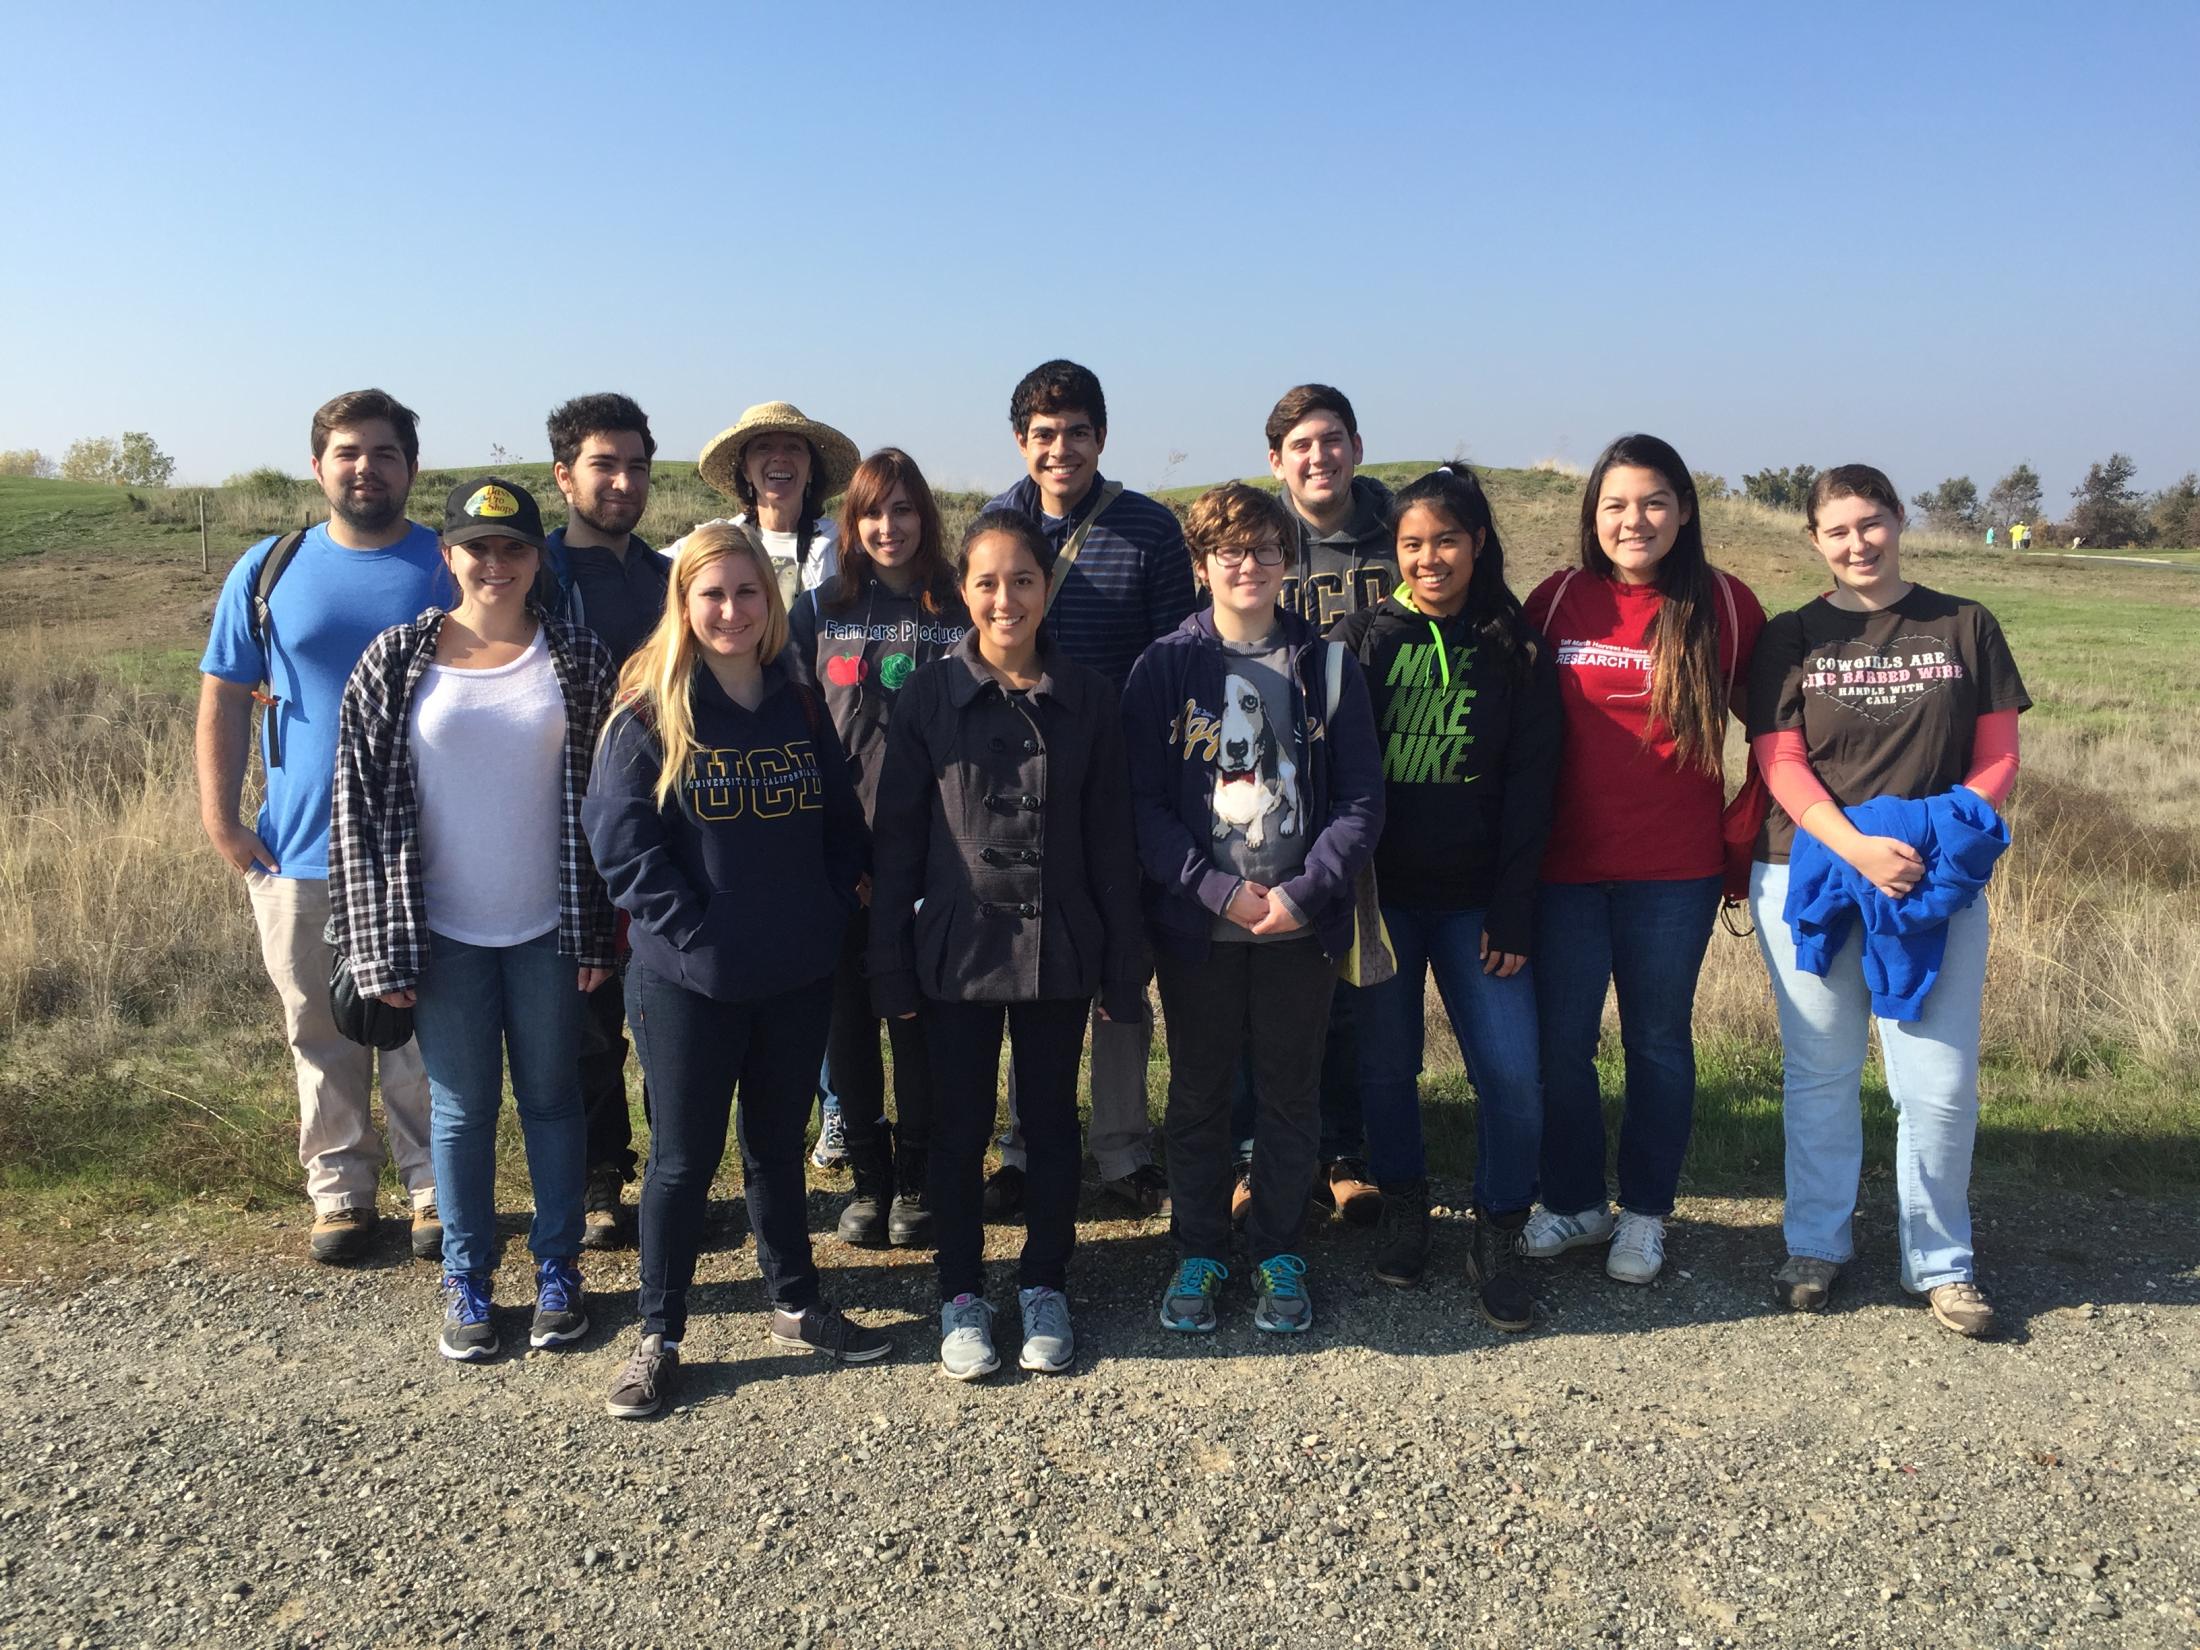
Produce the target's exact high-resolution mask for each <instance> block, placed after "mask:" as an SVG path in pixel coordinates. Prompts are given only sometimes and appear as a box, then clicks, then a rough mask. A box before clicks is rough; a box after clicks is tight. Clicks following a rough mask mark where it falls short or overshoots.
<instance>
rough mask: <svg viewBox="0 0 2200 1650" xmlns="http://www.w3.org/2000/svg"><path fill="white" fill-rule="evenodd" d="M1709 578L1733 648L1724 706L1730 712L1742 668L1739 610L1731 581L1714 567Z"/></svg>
mask: <svg viewBox="0 0 2200 1650" xmlns="http://www.w3.org/2000/svg"><path fill="white" fill-rule="evenodd" d="M1711 579H1712V582H1713V583H1714V584H1716V585H1717V586H1718V587H1719V605H1720V607H1721V609H1722V610H1723V611H1724V612H1725V614H1726V641H1727V643H1728V645H1729V646H1731V647H1732V648H1733V649H1734V656H1733V658H1732V659H1731V660H1729V661H1728V663H1727V667H1726V708H1727V710H1728V712H1729V713H1731V712H1732V711H1733V709H1734V678H1735V676H1736V674H1737V673H1739V671H1740V670H1741V668H1742V618H1741V611H1740V609H1738V608H1736V607H1735V605H1734V591H1733V589H1732V588H1731V584H1732V581H1730V580H1729V579H1728V578H1727V576H1726V575H1725V574H1724V573H1722V572H1720V571H1719V570H1718V569H1717V568H1716V567H1714V568H1713V569H1712V570H1711Z"/></svg>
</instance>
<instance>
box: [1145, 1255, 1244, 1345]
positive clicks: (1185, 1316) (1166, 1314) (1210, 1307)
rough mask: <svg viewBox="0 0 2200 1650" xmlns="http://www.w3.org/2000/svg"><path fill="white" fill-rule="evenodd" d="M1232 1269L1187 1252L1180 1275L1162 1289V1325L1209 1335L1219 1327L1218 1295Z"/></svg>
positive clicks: (1184, 1332) (1166, 1327)
mask: <svg viewBox="0 0 2200 1650" xmlns="http://www.w3.org/2000/svg"><path fill="white" fill-rule="evenodd" d="M1229 1275H1230V1269H1229V1268H1228V1267H1227V1266H1224V1265H1223V1264H1222V1263H1221V1262H1220V1261H1217V1260H1207V1259H1204V1258H1203V1257H1201V1256H1198V1255H1186V1256H1185V1257H1184V1259H1183V1260H1181V1261H1179V1262H1178V1263H1177V1268H1176V1276H1175V1277H1173V1278H1171V1279H1170V1280H1169V1287H1168V1288H1166V1289H1164V1290H1162V1292H1161V1327H1162V1328H1163V1329H1174V1330H1176V1331H1177V1332H1178V1333H1179V1334H1184V1335H1205V1334H1208V1333H1210V1332H1211V1331H1212V1330H1213V1329H1214V1327H1215V1295H1216V1293H1217V1292H1218V1291H1220V1289H1221V1288H1222V1280H1223V1279H1224V1278H1226V1277H1228V1276H1229Z"/></svg>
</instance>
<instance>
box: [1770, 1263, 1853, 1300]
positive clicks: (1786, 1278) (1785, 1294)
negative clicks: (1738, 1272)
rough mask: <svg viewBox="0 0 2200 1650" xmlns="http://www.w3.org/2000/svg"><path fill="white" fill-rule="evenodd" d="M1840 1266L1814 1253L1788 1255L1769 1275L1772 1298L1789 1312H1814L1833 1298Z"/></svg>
mask: <svg viewBox="0 0 2200 1650" xmlns="http://www.w3.org/2000/svg"><path fill="white" fill-rule="evenodd" d="M1840 1275H1841V1268H1840V1267H1838V1266H1836V1265H1834V1264H1833V1262H1832V1261H1830V1260H1820V1259H1819V1258H1818V1257H1817V1256H1816V1255H1790V1256H1788V1258H1787V1260H1786V1262H1785V1263H1784V1264H1783V1265H1782V1266H1781V1267H1780V1269H1779V1270H1778V1271H1777V1272H1775V1273H1773V1274H1772V1298H1773V1299H1774V1300H1776V1301H1778V1302H1779V1303H1780V1304H1781V1305H1782V1306H1784V1307H1786V1308H1787V1309H1788V1310H1789V1311H1790V1312H1817V1311H1821V1310H1823V1309H1824V1307H1825V1304H1826V1302H1827V1301H1829V1300H1831V1299H1832V1298H1833V1280H1834V1279H1836V1278H1838V1277H1839V1276H1840Z"/></svg>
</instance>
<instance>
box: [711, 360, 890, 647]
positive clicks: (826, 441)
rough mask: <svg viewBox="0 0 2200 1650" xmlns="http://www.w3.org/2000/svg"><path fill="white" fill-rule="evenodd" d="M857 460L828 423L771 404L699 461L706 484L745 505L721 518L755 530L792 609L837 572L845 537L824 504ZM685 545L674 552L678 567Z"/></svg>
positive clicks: (744, 419) (717, 439)
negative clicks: (826, 514) (806, 593)
mask: <svg viewBox="0 0 2200 1650" xmlns="http://www.w3.org/2000/svg"><path fill="white" fill-rule="evenodd" d="M860 456H861V455H859V454H858V453H857V451H856V444H855V443H854V442H853V441H850V440H849V439H848V438H847V437H846V436H844V435H842V434H841V433H840V432H839V431H838V430H836V429H834V428H833V427H832V426H831V425H830V424H820V423H819V422H818V421H817V420H816V419H814V418H805V417H804V416H803V415H802V409H801V408H799V407H797V406H795V405H794V404H793V403H792V402H788V401H766V402H764V403H762V404H761V405H759V406H754V407H751V408H750V409H749V410H748V411H747V412H745V413H743V414H742V415H741V421H740V422H739V423H738V424H736V425H734V426H733V428H732V429H730V430H722V431H720V432H719V433H718V434H717V435H715V436H713V437H712V438H711V439H710V442H709V444H708V445H707V446H705V447H704V448H703V456H702V457H701V458H699V459H697V460H696V462H695V469H696V473H697V474H699V475H700V476H702V478H703V479H704V481H706V482H708V483H709V484H710V485H711V487H712V488H714V489H715V490H716V491H718V492H720V493H723V494H724V495H725V496H726V497H728V498H730V499H733V500H734V501H735V502H736V503H738V504H740V505H741V506H742V509H741V513H740V514H739V515H737V516H720V517H718V518H716V519H717V520H719V521H724V522H730V523H731V524H732V525H734V526H736V527H748V528H751V529H753V530H754V532H755V534H756V536H757V538H758V539H760V540H761V541H762V543H763V546H764V553H765V554H766V555H767V556H769V557H771V560H772V567H773V570H774V571H775V572H777V573H778V575H779V590H780V594H781V595H782V596H783V597H785V599H786V605H787V606H788V607H789V608H792V607H793V606H794V602H795V598H796V597H797V596H799V595H801V593H802V592H803V591H805V590H814V589H816V588H817V587H818V585H820V584H822V583H823V582H824V581H825V580H826V579H828V578H830V577H832V575H833V573H834V571H835V570H836V569H837V568H838V567H839V564H840V554H839V552H840V538H839V534H838V532H837V531H836V529H835V528H834V525H833V523H832V522H831V521H830V520H828V519H827V518H826V516H825V501H826V500H827V499H829V498H832V497H834V496H835V495H837V494H839V493H842V492H845V491H846V490H847V487H848V478H849V477H850V476H852V475H854V474H855V469H856V461H857V459H858V458H859V457H860ZM704 525H708V523H705V524H704ZM686 543H687V540H686V539H682V540H680V542H679V543H678V544H675V545H673V546H672V549H671V551H670V552H669V554H670V555H671V556H672V558H673V559H674V560H675V561H677V560H678V559H679V556H680V550H681V546H682V545H685V544H686Z"/></svg>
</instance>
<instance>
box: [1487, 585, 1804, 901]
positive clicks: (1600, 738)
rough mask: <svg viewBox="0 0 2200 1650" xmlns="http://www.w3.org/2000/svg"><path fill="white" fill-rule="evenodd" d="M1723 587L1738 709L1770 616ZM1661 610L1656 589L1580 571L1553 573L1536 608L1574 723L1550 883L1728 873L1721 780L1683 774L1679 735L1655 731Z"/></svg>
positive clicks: (1722, 658) (1726, 661)
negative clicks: (1655, 642) (1653, 654)
mask: <svg viewBox="0 0 2200 1650" xmlns="http://www.w3.org/2000/svg"><path fill="white" fill-rule="evenodd" d="M1717 577H1718V580H1719V582H1720V583H1721V584H1722V585H1723V586H1724V587H1725V589H1726V592H1727V594H1728V595H1730V596H1732V597H1733V598H1734V623H1733V624H1732V625H1731V626H1729V625H1728V624H1727V617H1726V603H1725V602H1724V601H1720V602H1718V604H1717V606H1716V607H1714V608H1713V610H1712V612H1713V617H1714V619H1715V620H1716V621H1717V623H1718V627H1719V674H1720V676H1721V677H1722V678H1723V679H1724V680H1726V681H1728V682H1730V683H1732V684H1733V689H1732V691H1731V692H1730V693H1729V695H1728V700H1729V702H1730V703H1733V702H1738V701H1740V700H1743V699H1745V698H1746V697H1747V691H1746V690H1747V688H1748V684H1749V660H1750V655H1751V653H1752V652H1754V651H1755V649H1756V646H1757V633H1758V632H1759V631H1761V630H1763V629H1764V627H1765V610H1764V609H1763V608H1762V607H1761V606H1759V605H1758V602H1757V598H1756V597H1755V596H1753V595H1751V594H1750V590H1749V586H1747V585H1746V584H1744V583H1742V581H1741V580H1740V579H1737V578H1735V577H1734V576H1733V575H1732V574H1729V573H1720V574H1718V575H1717ZM1561 586H1563V587H1564V593H1563V595H1562V594H1561V593H1560V587H1561ZM1664 600H1665V597H1664V595H1663V594H1662V593H1661V592H1660V591H1659V590H1658V589H1657V587H1656V586H1654V585H1638V584H1622V583H1620V582H1619V581H1618V580H1617V579H1608V578H1604V577H1602V576H1600V575H1598V574H1595V573H1589V572H1584V571H1581V570H1579V569H1575V570H1573V571H1570V572H1564V573H1553V574H1552V575H1551V576H1550V577H1549V578H1547V579H1545V580H1544V581H1543V582H1542V583H1541V584H1539V585H1537V586H1536V588H1535V593H1534V594H1533V595H1531V596H1530V597H1529V598H1528V600H1527V603H1526V606H1527V612H1528V618H1529V621H1530V622H1531V623H1533V624H1534V625H1535V626H1536V628H1538V629H1539V630H1541V631H1542V632H1543V634H1544V635H1545V636H1546V637H1548V638H1549V640H1550V643H1551V650H1552V652H1553V654H1554V655H1555V656H1556V658H1557V661H1558V693H1559V703H1560V704H1561V706H1562V707H1563V708H1564V710H1565V713H1566V749H1565V753H1564V755H1563V756H1562V757H1561V758H1560V761H1559V769H1558V794H1557V797H1556V801H1555V816H1554V818H1553V819H1552V822H1551V840H1550V845H1549V847H1548V848H1546V849H1545V851H1544V855H1543V880H1544V881H1546V882H1679V881H1683V880H1685V879H1688V878H1692V877H1715V876H1717V875H1719V873H1720V872H1721V871H1722V870H1723V869H1724V867H1725V852H1724V849H1723V847H1722V846H1721V843H1720V840H1719V815H1720V813H1721V812H1722V811H1723V810H1724V808H1725V806H1726V795H1725V791H1724V789H1723V787H1722V786H1721V784H1720V782H1719V778H1718V776H1717V775H1716V774H1708V773H1703V772H1701V771H1699V770H1697V769H1696V768H1693V767H1684V766H1682V764H1681V762H1680V759H1679V757H1678V755H1677V754H1676V751H1675V747H1674V743H1673V737H1672V735H1671V733H1670V732H1668V731H1667V730H1666V728H1665V727H1664V725H1663V724H1662V723H1661V724H1655V725H1653V723H1652V722H1651V720H1650V628H1651V624H1652V621H1654V620H1655V619H1656V618H1657V614H1658V606H1659V604H1660V603H1662V602H1663V601H1664ZM1554 603H1555V604H1556V607H1555V610H1554V607H1553V604H1554ZM1646 736H1647V737H1646Z"/></svg>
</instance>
